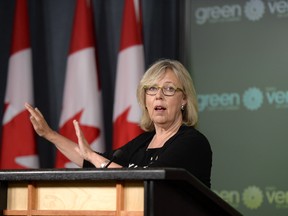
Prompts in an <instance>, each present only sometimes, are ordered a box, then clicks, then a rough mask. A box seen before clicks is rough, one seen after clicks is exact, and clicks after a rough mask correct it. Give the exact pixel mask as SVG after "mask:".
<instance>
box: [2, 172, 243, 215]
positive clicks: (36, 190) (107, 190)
mask: <svg viewBox="0 0 288 216" xmlns="http://www.w3.org/2000/svg"><path fill="white" fill-rule="evenodd" d="M0 214H1V215H2V216H4V215H5V216H36V215H37V216H50V215H58V216H62V215H72V216H78V215H79V216H80V215H82V216H84V215H87V216H91V215H95V216H97V215H98V216H100V215H101V216H164V215H165V216H175V215H181V216H193V215H195V216H206V215H213V216H217V215H219V216H240V215H241V214H240V213H239V212H238V211H236V210H235V209H234V208H232V207H231V206H230V205H229V204H228V203H226V202H225V201H224V200H222V199H221V198H220V197H219V196H218V195H216V194H215V193H214V192H213V191H211V190H210V189H209V188H207V187H206V186H205V185H204V184H202V183H201V182H200V181H199V180H198V179H197V178H195V177H194V176H193V175H191V174H190V173H188V172H187V171H186V170H183V169H173V168H161V169H160V168H159V169H157V168H153V169H151V168H149V169H140V168H139V169H51V170H47V169H46V170H45V169H42V170H0Z"/></svg>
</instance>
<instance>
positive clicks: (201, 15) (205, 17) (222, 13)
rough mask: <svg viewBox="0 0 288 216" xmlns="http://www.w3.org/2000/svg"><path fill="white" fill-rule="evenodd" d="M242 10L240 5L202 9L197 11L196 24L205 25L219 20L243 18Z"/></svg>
mask: <svg viewBox="0 0 288 216" xmlns="http://www.w3.org/2000/svg"><path fill="white" fill-rule="evenodd" d="M241 15H242V9H241V7H240V5H224V6H222V7H220V6H213V7H200V8H197V10H196V11H195V17H196V23H197V24H199V25H203V24H204V23H206V22H207V21H209V20H210V21H213V22H215V21H217V20H219V19H231V18H233V19H234V18H236V17H241Z"/></svg>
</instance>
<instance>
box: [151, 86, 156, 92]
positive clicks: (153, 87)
mask: <svg viewBox="0 0 288 216" xmlns="http://www.w3.org/2000/svg"><path fill="white" fill-rule="evenodd" d="M149 91H157V87H155V86H151V87H150V88H149Z"/></svg>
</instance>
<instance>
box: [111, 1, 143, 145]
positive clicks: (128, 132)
mask: <svg viewBox="0 0 288 216" xmlns="http://www.w3.org/2000/svg"><path fill="white" fill-rule="evenodd" d="M139 3H140V2H139V1H138V0H125V6H124V13H123V20H122V32H121V41H120V51H119V54H118V62H117V74H116V86H115V100H114V113H113V121H114V125H113V149H116V148H119V147H121V146H122V145H124V144H125V143H127V142H128V141H130V140H131V139H133V138H135V137H136V136H137V135H139V134H140V133H142V132H143V131H142V130H141V128H140V127H139V121H140V115H141V110H140V107H139V104H138V102H137V98H136V90H137V86H138V84H139V81H140V79H141V77H142V76H143V74H144V68H145V66H144V48H143V43H142V37H141V36H142V35H141V29H142V25H141V15H140V12H141V11H140V10H139V8H140V4H139Z"/></svg>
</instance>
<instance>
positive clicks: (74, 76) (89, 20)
mask: <svg viewBox="0 0 288 216" xmlns="http://www.w3.org/2000/svg"><path fill="white" fill-rule="evenodd" d="M97 71H98V70H97V66H96V51H95V40H94V31H93V16H92V3H91V2H90V1H87V0H77V2H76V8H75V15H74V26H73V31H72V38H71V44H70V51H69V56H68V62H67V69H66V79H65V86H64V95H63V107H62V113H61V118H60V123H59V130H60V133H61V134H62V135H64V136H65V137H67V138H69V139H71V140H73V141H74V142H76V143H77V137H76V135H75V130H74V126H73V123H72V122H73V120H74V119H76V120H77V121H79V123H80V126H81V129H82V130H83V133H84V135H85V137H86V139H87V141H88V142H89V144H90V145H91V147H92V148H93V149H94V150H95V151H100V152H102V151H104V150H105V148H104V147H105V143H104V127H103V121H102V117H103V115H102V97H101V88H100V79H99V76H98V73H97ZM55 166H56V167H57V168H63V167H65V168H72V167H76V165H75V164H74V163H72V162H70V161H69V160H68V159H67V158H66V157H65V156H64V155H63V154H62V153H60V152H59V151H57V154H56V164H55Z"/></svg>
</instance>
